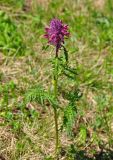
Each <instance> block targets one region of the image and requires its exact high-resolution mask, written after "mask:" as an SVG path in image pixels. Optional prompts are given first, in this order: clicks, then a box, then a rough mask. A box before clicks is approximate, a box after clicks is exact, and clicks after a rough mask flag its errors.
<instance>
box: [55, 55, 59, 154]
mask: <svg viewBox="0 0 113 160" xmlns="http://www.w3.org/2000/svg"><path fill="white" fill-rule="evenodd" d="M57 95H58V58H57V57H56V58H55V70H54V96H55V98H56V99H57ZM54 120H55V134H56V147H55V152H56V156H57V154H58V146H59V135H58V115H57V108H54Z"/></svg>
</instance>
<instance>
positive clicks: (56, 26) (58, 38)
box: [44, 19, 69, 155]
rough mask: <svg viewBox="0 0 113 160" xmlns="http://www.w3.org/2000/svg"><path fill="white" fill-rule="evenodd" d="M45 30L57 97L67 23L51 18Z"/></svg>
mask: <svg viewBox="0 0 113 160" xmlns="http://www.w3.org/2000/svg"><path fill="white" fill-rule="evenodd" d="M45 32H46V34H45V35H44V37H45V38H47V39H48V43H49V44H51V45H53V46H55V60H54V72H53V82H54V83H53V84H54V97H55V98H56V99H57V98H58V76H59V73H58V72H59V62H58V61H59V59H58V58H59V55H58V52H59V50H60V49H61V48H63V49H64V53H65V55H67V51H66V49H65V47H64V46H63V45H64V42H65V38H68V37H69V31H68V25H67V24H63V22H62V21H61V20H59V19H53V20H51V22H50V25H49V27H46V28H45ZM66 57H68V56H66ZM66 60H67V58H66ZM57 109H58V108H54V120H55V132H56V155H57V153H58V148H59V133H58V113H57Z"/></svg>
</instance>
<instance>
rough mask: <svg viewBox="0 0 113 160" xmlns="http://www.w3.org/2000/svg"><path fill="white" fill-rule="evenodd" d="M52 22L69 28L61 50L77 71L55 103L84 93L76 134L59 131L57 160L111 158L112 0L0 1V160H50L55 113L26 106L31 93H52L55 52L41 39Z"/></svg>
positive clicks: (61, 83) (63, 82)
mask: <svg viewBox="0 0 113 160" xmlns="http://www.w3.org/2000/svg"><path fill="white" fill-rule="evenodd" d="M54 17H57V18H59V19H62V20H63V22H65V23H67V24H68V25H69V30H70V37H69V39H67V40H66V43H65V46H66V48H67V49H68V51H69V64H70V66H72V67H73V68H75V69H76V71H77V74H76V76H75V77H74V80H71V79H70V80H67V79H66V78H65V77H63V78H62V79H60V81H59V92H60V99H59V101H60V103H61V105H62V106H65V104H66V101H65V99H63V96H62V95H63V92H64V91H70V90H73V89H76V90H77V91H78V92H79V94H80V95H82V96H81V98H80V99H79V100H78V101H76V106H77V115H76V119H75V122H74V124H73V130H72V132H73V136H68V135H67V133H66V131H65V129H64V130H63V131H62V132H61V131H59V133H60V140H61V144H62V149H61V153H60V158H59V159H60V160H85V159H86V160H89V159H90V160H94V159H96V160H113V1H112V0H95V2H94V1H93V0H69V1H67V0H54V1H52V0H33V1H32V0H31V1H30V0H25V1H24V0H20V1H18V2H16V0H0V160H52V159H55V158H54V148H55V136H54V119H53V110H52V109H51V107H50V106H49V105H48V104H46V106H47V107H45V108H42V107H41V105H40V104H38V103H27V104H25V103H24V99H25V96H26V92H27V91H28V90H29V88H32V87H34V86H36V85H39V84H40V85H42V86H43V87H44V88H45V90H47V89H48V88H50V89H51V84H52V81H51V77H52V75H51V74H52V73H51V71H52V69H51V63H50V60H51V59H52V57H53V56H54V47H52V46H50V47H48V46H47V41H46V40H45V39H44V38H43V35H44V28H45V26H47V24H49V22H50V20H51V19H53V18H54ZM60 55H62V51H61V53H60ZM59 114H60V113H59ZM61 121H62V115H61V116H59V126H60V123H61Z"/></svg>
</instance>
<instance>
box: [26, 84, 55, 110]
mask: <svg viewBox="0 0 113 160" xmlns="http://www.w3.org/2000/svg"><path fill="white" fill-rule="evenodd" d="M25 101H26V102H27V103H28V102H37V103H40V104H41V105H42V106H43V105H44V103H45V101H48V102H49V103H50V105H51V106H52V107H53V108H58V102H57V100H56V99H55V97H54V96H53V95H52V94H50V93H49V92H47V91H45V90H44V89H43V88H42V87H41V86H36V87H35V88H32V89H30V90H29V91H28V92H27V93H26V95H25Z"/></svg>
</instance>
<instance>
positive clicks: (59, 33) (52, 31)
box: [44, 19, 69, 56]
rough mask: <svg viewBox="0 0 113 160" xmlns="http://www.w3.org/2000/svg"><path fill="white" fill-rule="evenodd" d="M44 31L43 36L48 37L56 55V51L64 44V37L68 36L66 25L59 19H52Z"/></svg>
mask: <svg viewBox="0 0 113 160" xmlns="http://www.w3.org/2000/svg"><path fill="white" fill-rule="evenodd" d="M45 31H46V34H45V35H44V37H45V38H47V39H48V43H50V44H52V45H54V46H55V47H56V56H58V51H59V49H60V48H61V47H62V44H64V38H65V37H69V32H68V25H66V24H63V23H62V21H61V20H58V19H53V20H52V21H51V22H50V26H49V27H46V28H45Z"/></svg>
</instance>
